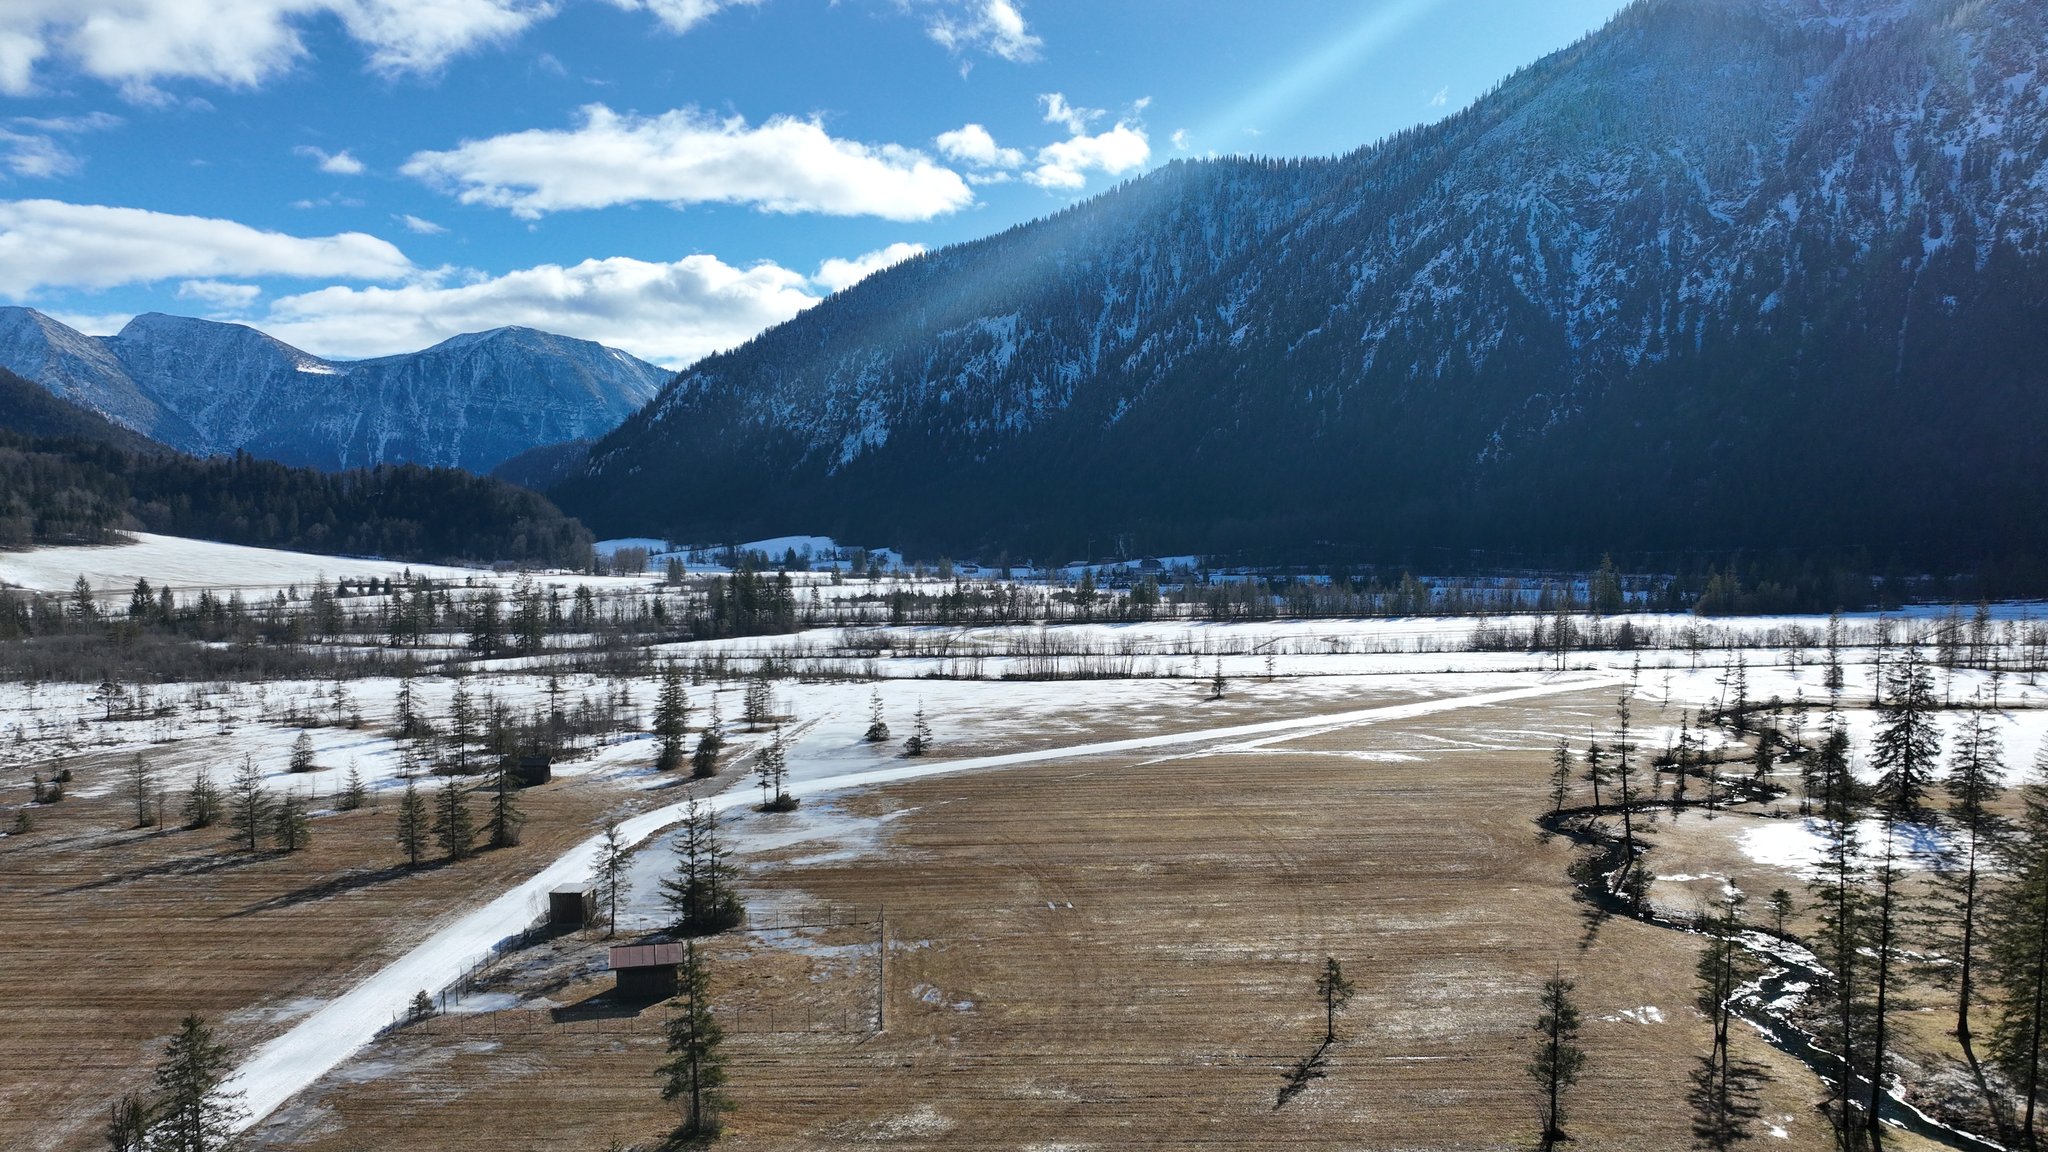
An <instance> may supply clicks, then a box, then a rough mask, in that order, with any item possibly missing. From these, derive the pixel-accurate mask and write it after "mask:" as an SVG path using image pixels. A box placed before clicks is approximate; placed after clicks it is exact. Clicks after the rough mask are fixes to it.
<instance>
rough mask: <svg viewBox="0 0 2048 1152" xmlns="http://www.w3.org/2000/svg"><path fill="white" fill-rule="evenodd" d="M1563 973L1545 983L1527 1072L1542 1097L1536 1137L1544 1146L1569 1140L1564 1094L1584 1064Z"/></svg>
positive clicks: (1575, 1009) (1570, 986)
mask: <svg viewBox="0 0 2048 1152" xmlns="http://www.w3.org/2000/svg"><path fill="white" fill-rule="evenodd" d="M1576 987H1577V985H1575V984H1574V983H1573V982H1572V981H1570V980H1567V979H1565V978H1564V975H1563V974H1562V973H1558V974H1555V975H1553V976H1551V978H1550V979H1549V980H1547V981H1545V982H1544V984H1543V993H1542V996H1541V998H1540V999H1539V1000H1538V1011H1537V1016H1536V1028H1535V1031H1536V1051H1535V1053H1534V1054H1533V1056H1532V1057H1531V1059H1530V1061H1529V1064H1528V1068H1527V1072H1528V1075H1529V1078H1530V1079H1532V1080H1534V1081H1536V1087H1537V1090H1538V1091H1539V1092H1540V1093H1541V1094H1542V1098H1543V1105H1542V1107H1543V1131H1542V1134H1541V1136H1540V1137H1539V1139H1540V1140H1541V1142H1542V1146H1543V1147H1544V1148H1545V1149H1550V1148H1555V1147H1556V1146H1557V1145H1558V1144H1559V1143H1560V1142H1561V1141H1566V1140H1570V1139H1571V1137H1570V1136H1568V1135H1566V1134H1565V1130H1564V1120H1565V1111H1564V1094H1565V1093H1566V1092H1568V1091H1570V1090H1571V1087H1572V1086H1573V1085H1574V1084H1577V1083H1578V1082H1579V1074H1580V1073H1581V1072H1582V1071H1584V1069H1585V1066H1586V1053H1585V1050H1584V1049H1582V1048H1580V1047H1579V1043H1578V1041H1579V1007H1578V1005H1577V1004H1576V1003H1574V1002H1573V1000H1572V992H1573V991H1574V990H1575V989H1576Z"/></svg>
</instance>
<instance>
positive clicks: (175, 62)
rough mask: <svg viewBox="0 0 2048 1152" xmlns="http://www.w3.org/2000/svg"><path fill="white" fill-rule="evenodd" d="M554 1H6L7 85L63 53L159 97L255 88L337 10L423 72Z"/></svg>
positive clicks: (2, 88) (71, 61)
mask: <svg viewBox="0 0 2048 1152" xmlns="http://www.w3.org/2000/svg"><path fill="white" fill-rule="evenodd" d="M554 7H555V6H554V4H553V3H551V2H550V0H6V3H4V4H0V92H5V93H9V94H14V95H20V94H23V93H26V92H29V91H31V90H33V89H34V87H35V85H36V73H37V70H38V69H39V68H41V67H44V66H46V65H48V64H50V63H53V62H61V63H62V64H63V65H68V66H70V67H72V68H76V69H77V70H78V71H80V72H83V73H84V74H86V75H88V76H92V77H94V78H96V79H100V80H105V81H107V82H109V83H112V84H118V85H120V86H121V87H122V88H123V89H124V90H125V91H126V92H127V93H128V94H129V95H130V96H131V97H132V98H136V99H145V100H146V99H151V98H154V97H156V96H157V95H158V94H157V93H156V91H155V87H154V86H155V85H156V83H157V82H159V81H164V80H196V81H200V82H203V83H209V84H219V85H224V86H228V87H237V88H251V87H255V86H257V85H259V84H261V83H263V82H264V81H266V80H269V79H271V78H272V77H274V76H277V75H278V74H280V73H282V72H284V71H286V70H287V69H289V68H291V67H292V66H293V65H294V64H295V63H296V62H297V61H298V60H299V59H301V58H302V57H304V56H305V55H306V48H305V44H304V42H303V41H302V40H301V38H300V29H301V27H302V26H303V24H304V23H306V22H308V21H310V20H314V19H318V18H320V17H323V16H326V17H333V18H336V19H339V20H340V22H341V24H342V27H343V28H345V29H346V30H347V31H348V34H349V35H350V36H351V37H352V38H354V39H355V40H356V41H357V42H358V43H359V44H361V45H362V47H363V48H364V50H365V52H366V53H367V55H368V60H369V64H370V67H371V68H373V69H375V70H377V71H380V72H387V73H391V72H424V71H431V70H433V69H435V68H438V67H440V66H441V65H442V64H444V63H446V62H447V61H448V60H449V59H450V58H451V57H453V56H456V55H459V54H460V53H462V52H465V51H468V50H470V49H472V48H475V47H478V46H480V45H483V44H487V43H492V42H497V41H503V40H505V39H508V38H510V37H512V36H515V35H517V34H518V33H520V32H521V31H523V30H524V29H526V27H527V26H529V25H531V24H532V23H533V22H534V21H536V20H540V19H542V18H544V17H546V16H549V15H551V14H553V12H554Z"/></svg>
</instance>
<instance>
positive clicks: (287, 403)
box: [0, 308, 669, 472]
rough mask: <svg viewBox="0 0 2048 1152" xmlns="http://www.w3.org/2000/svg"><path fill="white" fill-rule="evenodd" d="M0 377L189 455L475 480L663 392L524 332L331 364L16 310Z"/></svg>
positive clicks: (621, 363)
mask: <svg viewBox="0 0 2048 1152" xmlns="http://www.w3.org/2000/svg"><path fill="white" fill-rule="evenodd" d="M0 366H5V367H7V368H10V369H12V370H13V371H15V372H17V373H20V374H21V375H22V376H25V377H27V378H29V379H31V380H36V381H38V382H40V383H42V384H43V385H44V386H45V387H47V388H49V389H50V390H51V391H52V392H54V393H56V394H57V395H60V396H64V397H66V398H68V399H71V400H73V401H75V402H78V403H80V404H83V405H85V406H87V407H90V408H92V409H94V410H96V411H98V412H100V413H102V414H103V415H106V416H107V417H109V418H110V419H113V420H115V421H117V422H119V423H121V424H125V425H127V426H128V427H131V428H134V429H135V430H136V431H139V432H142V433H144V434H146V435H149V436H151V437H154V438H156V439H158V440H161V441H163V442H164V443H166V444H169V445H171V446H172V447H175V448H178V449H181V450H183V451H187V452H192V453H195V454H199V455H210V454H214V453H221V452H232V451H236V450H244V451H248V452H250V453H252V454H254V455H257V456H264V457H269V458H271V459H276V460H282V461H284V462H286V463H292V464H310V465H313V466H316V467H322V468H345V467H358V466H363V465H373V464H385V463H400V462H413V463H421V464H439V465H452V466H458V467H464V468H469V469H472V470H475V471H479V472H483V471H488V470H489V469H490V468H491V467H493V466H495V465H496V464H498V463H499V462H501V461H503V460H506V459H508V458H510V457H512V456H515V455H518V454H519V453H521V452H524V451H526V450H528V449H530V448H534V447H537V446H539V445H543V444H552V443H556V442H558V441H563V440H573V439H577V438H579V437H589V436H595V435H598V434H601V433H603V432H606V431H608V430H610V429H611V428H613V427H614V426H616V425H617V424H618V422H619V421H620V420H622V419H624V418H625V417H626V416H627V415H628V414H629V413H631V412H632V411H633V410H634V409H636V408H638V407H639V406H640V405H641V404H643V403H645V402H646V400H647V399H648V398H649V397H651V396H652V395H653V394H654V391H655V389H656V388H658V387H659V386H660V385H661V383H662V382H663V381H665V380H666V379H667V378H668V376H669V373H668V372H667V371H665V370H664V369H661V368H657V367H655V366H654V365H652V364H648V363H646V362H644V361H640V360H636V359H634V358H632V357H631V356H628V355H626V354H625V353H623V352H619V351H617V350H615V349H611V348H606V347H604V346H603V345H600V344H594V343H591V342H590V341H587V340H571V339H568V338H566V337H561V336H553V335H549V334H548V333H545V332H536V331H534V330H532V329H528V328H500V329H497V330H495V331H491V332H482V333H477V334H474V335H467V336H458V337H455V338H453V339H451V340H447V341H444V342H443V343H441V344H437V345H435V346H434V347H432V348H429V349H427V350H425V351H423V352H416V353H412V354H410V355H405V356H389V357H384V358H382V359H377V360H365V361H356V362H335V361H328V360H322V359H320V358H319V357H316V356H312V355H309V354H307V353H305V352H301V351H300V350H298V349H296V348H293V347H291V346H290V345H288V344H285V343H284V342H282V341H280V340H276V339H274V338H272V337H270V336H267V335H265V334H263V333H261V332H258V331H256V330H255V329H253V328H247V327H244V326H242V325H239V324H221V323H216V322H213V321H208V320H196V319H191V318H187V317H179V316H164V315H160V314H149V315H144V316H138V317H136V318H135V319H134V320H133V321H131V322H130V323H129V324H128V326H127V327H125V328H123V329H122V330H121V331H120V333H119V334H117V335H114V336H110V337H104V338H95V337H91V336H86V335H83V334H81V333H79V332H77V331H74V330H73V329H71V328H68V327H66V326H64V325H63V324H60V323H58V322H57V321H55V320H52V319H50V318H49V317H47V316H44V315H42V314H41V313H39V312H36V311H33V310H31V309H27V308H4V309H0Z"/></svg>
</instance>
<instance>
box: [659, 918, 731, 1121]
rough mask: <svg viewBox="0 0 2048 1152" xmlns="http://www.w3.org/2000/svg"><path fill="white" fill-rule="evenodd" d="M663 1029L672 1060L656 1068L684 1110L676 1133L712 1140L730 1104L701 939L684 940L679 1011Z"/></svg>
mask: <svg viewBox="0 0 2048 1152" xmlns="http://www.w3.org/2000/svg"><path fill="white" fill-rule="evenodd" d="M663 1032H664V1034H665V1039H666V1041H667V1048H668V1055H669V1058H668V1061H667V1062H666V1063H664V1064H662V1065H661V1066H660V1067H659V1068H657V1069H656V1070H655V1075H657V1076H659V1077H661V1098H662V1099H663V1100H667V1101H670V1102H672V1103H675V1104H677V1105H678V1106H679V1107H681V1108H682V1110H683V1123H682V1126H681V1127H679V1128H678V1129H677V1130H676V1132H675V1137H676V1141H677V1142H678V1143H682V1142H690V1141H704V1140H709V1139H711V1138H713V1137H715V1136H717V1135H718V1130H719V1113H720V1112H721V1111H722V1110H723V1109H724V1108H725V1106H726V1099H725V1094H724V1092H723V1091H722V1089H723V1088H724V1086H725V1082H726V1077H725V1057H724V1054H723V1053H722V1052H721V1051H720V1044H721V1043H722V1042H723V1041H724V1039H725V1033H724V1030H723V1029H721V1028H719V1026H718V1021H717V1020H716V1019H715V1018H714V1017H713V1016H712V1014H711V971H710V965H709V964H707V963H706V961H705V958H704V954H703V953H701V952H699V951H698V950H697V945H696V942H695V941H684V943H683V962H682V963H681V964H679V965H677V966H676V1001H675V1015H673V1016H671V1017H669V1020H668V1023H667V1024H666V1025H665V1026H664V1028H663Z"/></svg>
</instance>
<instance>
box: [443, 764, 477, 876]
mask: <svg viewBox="0 0 2048 1152" xmlns="http://www.w3.org/2000/svg"><path fill="white" fill-rule="evenodd" d="M434 842H435V843H437V844H439V845H440V846H441V851H442V853H444V854H445V855H446V856H447V857H448V859H450V860H462V859H466V858H467V857H468V856H469V854H470V852H471V850H473V849H474V848H475V846H476V819H475V818H474V817H472V816H471V815H470V814H469V796H468V794H467V793H466V792H465V791H464V789H463V787H462V785H461V784H459V783H457V782H456V778H455V777H453V776H450V777H448V778H447V779H445V780H443V781H442V782H441V790H440V792H439V793H437V794H436V795H435V797H434Z"/></svg>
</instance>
